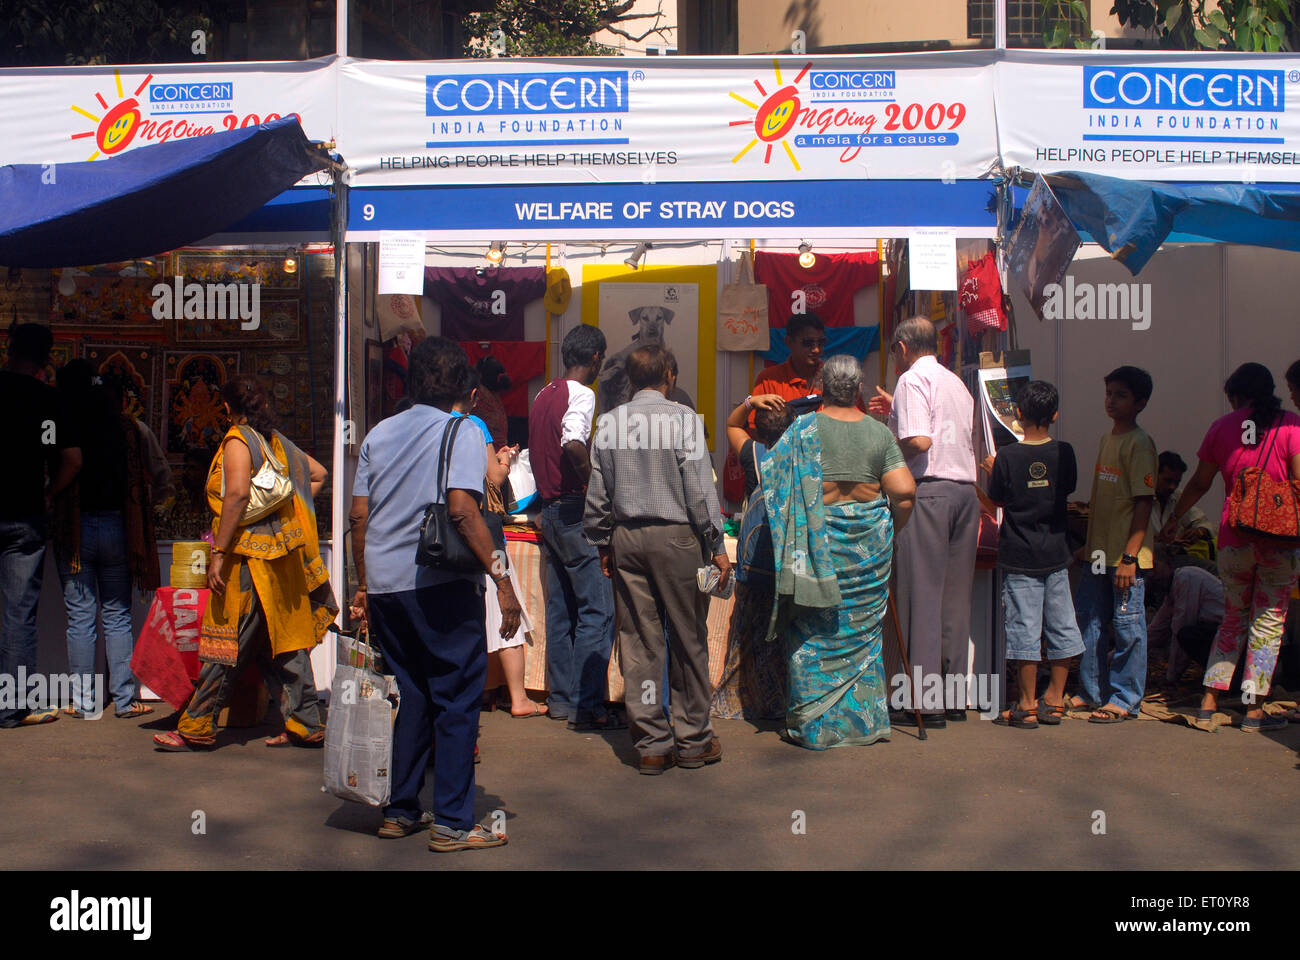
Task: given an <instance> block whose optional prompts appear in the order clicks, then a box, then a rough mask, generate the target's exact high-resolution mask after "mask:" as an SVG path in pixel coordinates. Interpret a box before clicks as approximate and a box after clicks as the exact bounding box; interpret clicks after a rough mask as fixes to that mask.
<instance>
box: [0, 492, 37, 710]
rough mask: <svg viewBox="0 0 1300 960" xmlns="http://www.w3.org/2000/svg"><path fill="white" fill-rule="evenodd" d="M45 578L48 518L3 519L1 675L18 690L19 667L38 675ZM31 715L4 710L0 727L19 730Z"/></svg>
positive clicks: (23, 692)
mask: <svg viewBox="0 0 1300 960" xmlns="http://www.w3.org/2000/svg"><path fill="white" fill-rule="evenodd" d="M44 576H45V518H44V517H31V518H28V519H26V520H0V674H2V675H4V676H6V677H12V678H13V679H12V680H10V683H12V684H14V685H15V693H17V694H18V695H19V696H20V697H22V698H23V699H25V696H26V692H27V691H26V690H18V689H17V683H18V679H17V678H18V668H19V667H22V668H23V669H24V671H25V672H26V673H29V674H33V673H35V672H36V605H37V604H38V603H39V602H40V598H41V581H42V579H44ZM25 716H27V709H26V707H25V706H22V707H18V706H17V705H15V707H14V708H8V709H0V727H16V726H18V724H19V723H21V722H22V719H23V718H24V717H25Z"/></svg>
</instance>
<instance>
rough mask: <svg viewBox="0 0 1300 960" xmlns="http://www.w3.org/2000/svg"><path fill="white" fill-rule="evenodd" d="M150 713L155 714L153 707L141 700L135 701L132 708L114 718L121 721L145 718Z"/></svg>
mask: <svg viewBox="0 0 1300 960" xmlns="http://www.w3.org/2000/svg"><path fill="white" fill-rule="evenodd" d="M150 713H153V707H151V706H148V705H147V704H144V703H141V702H140V701H139V700H135V701H133V702H132V703H131V706H130V707H128V708H127V709H126V710H123V711H122V712H121V713H118V714H114V716H116V717H117V718H118V719H119V720H127V719H129V718H131V717H143V716H145V715H146V714H150Z"/></svg>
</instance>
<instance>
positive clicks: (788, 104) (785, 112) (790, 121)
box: [728, 60, 812, 170]
mask: <svg viewBox="0 0 1300 960" xmlns="http://www.w3.org/2000/svg"><path fill="white" fill-rule="evenodd" d="M811 67H812V64H811V63H805V64H804V65H803V69H802V70H800V71H799V75H798V76H796V77H795V78H794V82H793V83H791V84H790V85H788V86H785V85H784V81H783V80H782V79H781V64H780V63H779V62H778V61H776V60H773V61H772V72H773V73H774V74H775V75H776V92H775V93H768V92H767V91H766V90H764V89H763V85H762V84H761V83H759V82H758V81H757V80H755V81H754V86H755V87H756V88H757V89H758V93H759V96H760V97H761V98H762V103H754V102H753V101H751V100H747V99H746V98H745V97H742V96H741V95H740V94H738V93H736V92H735V91H734V90H733V91H732V92H731V99H733V100H736V101H739V102H740V103H743V104H744V105H745V106H747V107H749V108H750V109H751V110H753V111H754V115H753V116H752V117H747V118H746V119H744V120H732V121H731V123H730V124H728V126H732V127H741V126H746V125H750V124H752V125H753V127H754V138H753V139H752V140H750V141H749V143H747V144H745V146H744V147H743V148H742V149H741V151H740V153H738V154H736V155H735V156H734V157H732V158H731V162H732V163H738V162H739V161H740V158H741V157H743V156H744V155H745V154H747V153H748V152H749V151H750V149H751V148H753V146H754V145H755V144H757V143H758V142H759V141H762V142H763V143H764V144H765V145H766V148H767V149H766V150H765V151H764V152H763V162H764V163H771V162H772V146H773V145H774V144H775V143H776V142H777V141H780V142H781V146H782V147H783V148H784V149H785V155H786V156H787V157H789V158H790V162H791V163H792V164H794V168H795V169H796V170H798V169H800V167H799V161H798V159H797V158H796V157H795V155H794V150H793V149H791V147H790V144H789V142H787V141H786V140H785V139H783V138H784V137H785V135H786V134H787V133H789V132H790V131H791V130H792V129H793V128H794V125H795V121H796V120H798V119H799V109H800V104H799V81H800V80H802V79H803V78H804V77H805V76H806V75H807V73H808V71H809V69H811Z"/></svg>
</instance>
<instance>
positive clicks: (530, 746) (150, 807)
mask: <svg viewBox="0 0 1300 960" xmlns="http://www.w3.org/2000/svg"><path fill="white" fill-rule="evenodd" d="M166 710H167V708H166V707H164V708H163V710H161V711H159V713H157V714H155V715H153V716H151V717H147V718H144V719H142V720H119V719H117V718H115V717H113V716H111V715H107V716H105V717H104V719H102V720H98V721H78V720H73V719H69V718H62V719H60V720H59V721H58V722H56V723H53V724H49V725H46V726H41V727H30V728H22V729H17V730H0V791H2V793H0V795H3V796H4V798H5V813H6V816H5V817H4V818H3V819H2V820H0V849H3V850H4V851H5V865H6V867H7V868H8V869H38V870H74V871H83V870H125V869H164V870H180V869H194V868H199V869H213V870H232V869H238V870H248V869H254V870H257V869H285V868H288V869H307V870H352V869H384V870H393V869H410V870H431V869H432V870H511V871H523V870H529V869H538V868H541V869H616V870H632V869H635V870H645V869H650V870H654V869H690V868H705V869H727V870H737V869H795V870H803V869H935V870H964V869H975V868H984V869H994V870H1014V869H1037V870H1048V871H1053V870H1067V869H1074V870H1098V871H1101V870H1115V869H1119V870H1130V869H1161V870H1171V869H1172V870H1196V871H1202V870H1207V869H1209V870H1216V869H1225V870H1226V869H1266V870H1278V869H1295V868H1297V867H1300V822H1297V818H1296V815H1295V813H1296V794H1297V789H1298V788H1300V764H1298V763H1297V759H1298V758H1297V751H1300V726H1296V725H1293V726H1291V727H1290V728H1288V729H1287V730H1285V731H1282V732H1280V733H1276V734H1257V733H1244V732H1241V731H1239V730H1236V729H1231V728H1224V729H1220V730H1218V731H1217V732H1215V733H1212V734H1211V733H1205V732H1201V731H1197V730H1192V729H1189V728H1187V727H1182V726H1175V725H1172V724H1166V723H1160V722H1157V721H1147V720H1133V721H1129V722H1125V723H1121V724H1115V725H1111V726H1098V725H1093V724H1088V723H1086V722H1084V721H1082V720H1074V719H1070V720H1066V721H1065V722H1064V723H1063V724H1061V725H1060V726H1059V727H1040V728H1039V729H1037V730H1018V729H1008V728H1004V727H998V726H994V725H993V724H992V723H990V722H988V721H985V720H981V719H979V717H978V715H977V714H975V713H973V712H972V713H971V714H970V715H969V716H970V719H969V720H968V721H967V722H965V723H962V724H954V723H950V724H949V725H948V727H947V729H945V730H938V731H934V732H932V733H931V734H930V737H929V739H928V740H927V741H925V742H920V741H918V740H917V738H916V732H915V730H913V729H907V728H895V730H894V732H893V737H892V739H891V740H890V741H888V742H881V743H877V744H874V745H872V746H869V747H847V748H841V749H835V750H830V751H824V752H814V751H810V750H804V749H801V748H799V747H796V746H793V745H791V744H788V743H785V742H783V741H781V740H780V739H779V738H778V736H777V734H776V732H775V730H774V729H773V728H770V727H769V728H766V729H763V728H757V727H755V726H754V725H752V724H749V723H746V722H743V721H717V722H716V731H717V734H718V736H719V737H720V738H721V740H722V744H723V749H724V757H723V760H722V762H721V763H720V764H717V765H714V766H709V767H705V768H702V769H697V770H686V769H680V768H679V769H672V770H669V771H668V772H667V773H666V774H664V775H663V776H660V777H645V776H640V775H638V773H637V771H636V768H635V765H634V764H635V754H634V751H633V750H632V748H631V741H630V738H629V735H628V733H627V731H617V732H610V733H607V734H587V733H575V732H573V731H569V730H567V729H566V728H565V727H564V725H563V724H561V723H557V722H554V721H550V720H546V719H541V718H539V719H532V720H524V721H520V720H514V719H512V718H511V717H510V716H509V715H508V713H504V712H490V713H484V714H483V717H482V732H481V737H480V744H481V749H482V753H483V761H482V763H481V764H480V765H479V766H478V767H477V768H476V769H477V796H478V799H477V804H476V812H477V814H478V816H479V818H480V820H484V821H490V820H491V818H492V817H493V816H494V815H496V816H498V818H504V823H505V829H506V830H507V832H508V833H509V836H510V843H509V845H508V846H506V847H502V848H498V849H492V850H482V851H475V852H469V853H459V854H435V853H431V852H429V851H428V850H427V848H426V846H425V839H424V837H423V835H421V834H417V835H415V836H412V837H408V838H405V839H401V840H381V839H379V838H377V837H376V836H375V830H376V829H377V827H378V826H379V823H380V820H381V816H380V813H379V811H378V810H377V809H374V808H370V807H366V806H363V805H359V804H355V803H350V802H346V801H342V800H339V799H337V798H335V797H333V796H331V795H329V794H326V793H324V792H322V789H321V762H322V754H321V753H320V751H313V750H306V749H299V748H293V749H279V750H272V749H267V748H266V747H264V746H263V744H262V738H263V737H264V736H268V735H270V734H273V733H275V732H277V727H276V726H269V725H268V726H263V727H260V728H253V729H232V730H228V731H225V732H224V733H223V734H222V735H221V738H220V741H219V743H220V745H219V747H218V749H216V750H213V751H210V752H203V753H191V754H164V753H158V752H155V751H154V750H153V749H152V743H151V739H150V734H151V733H152V732H156V731H159V730H165V729H170V728H171V726H172V723H171V722H169V719H170V718H168V717H167V716H166ZM430 776H431V775H430ZM430 783H431V780H430ZM425 789H426V800H427V797H428V794H429V789H430V785H429V784H426V788H425ZM496 811H501V813H500V814H496V813H495V812H496ZM200 812H201V814H202V817H201V821H202V825H203V827H204V830H203V832H196V824H198V823H199V822H200V818H199V817H198V814H199V813H200ZM1103 827H1104V832H1102V828H1103Z"/></svg>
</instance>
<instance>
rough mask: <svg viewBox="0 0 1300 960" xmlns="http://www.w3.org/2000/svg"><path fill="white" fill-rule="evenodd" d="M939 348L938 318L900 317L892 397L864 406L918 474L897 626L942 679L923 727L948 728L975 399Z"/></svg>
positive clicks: (974, 509) (965, 585) (968, 539)
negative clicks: (940, 708) (940, 703)
mask: <svg viewBox="0 0 1300 960" xmlns="http://www.w3.org/2000/svg"><path fill="white" fill-rule="evenodd" d="M937 348H938V336H937V334H936V332H935V329H934V324H932V323H931V322H930V321H929V320H927V319H926V318H925V317H912V318H910V319H908V320H904V321H903V322H902V323H900V324H899V325H898V328H897V329H896V330H895V331H894V338H893V342H892V344H891V345H890V348H889V349H890V352H891V353H892V354H893V356H894V361H895V363H896V364H897V367H898V372H899V377H898V384H897V385H896V386H895V387H894V393H893V395H892V396H891V395H890V394H888V393H886V392H885V391H884V390H881V389H880V388H879V387H877V388H876V394H877V396H876V397H875V398H873V399H872V401H871V403H870V404H869V405H868V408H869V410H870V412H871V413H872V414H874V415H876V417H877V418H878V419H884V420H885V421H886V422H887V423H888V425H889V429H890V431H891V432H892V433H893V434H894V436H895V437H897V438H898V446H899V447H900V448H901V449H902V451H903V456H904V457H905V458H906V460H907V466H908V469H909V470H911V471H912V476H914V477H915V478H916V508H915V510H914V511H913V512H912V520H911V522H910V523H908V525H907V526H906V527H904V528H903V530H902V532H901V533H899V534H898V535H897V547H898V550H897V553H896V554H895V558H894V565H895V570H896V572H897V579H896V581H895V582H896V585H897V592H896V600H897V605H898V619H899V626H900V628H901V629H902V631H903V635H904V636H905V637H906V638H907V645H908V654H909V660H910V662H911V667H912V670H913V671H916V670H918V669H919V670H920V671H921V675H922V677H923V678H928V677H930V676H932V675H939V676H941V677H942V680H943V687H944V696H945V702H944V707H945V710H944V712H941V713H933V712H931V713H930V714H929V715H928V716H927V718H926V726H927V727H942V726H944V725H945V718H946V719H948V720H965V719H966V703H965V702H964V701H963V702H948V700H949V696H950V693H952V692H955V691H960V690H965V689H966V675H967V672H968V670H969V667H970V598H971V583H972V581H973V580H974V577H975V550H976V547H977V546H978V543H979V530H980V508H979V500H978V499H977V498H976V495H975V448H974V444H973V442H972V439H971V428H972V424H973V422H974V414H975V401H974V399H973V398H972V397H971V395H970V391H969V390H967V389H966V385H965V384H964V383H962V381H961V378H960V377H958V376H957V375H956V374H954V373H952V372H951V371H950V370H948V369H946V368H945V367H944V366H943V365H942V364H941V363H939V361H938V359H937V357H936V356H935V354H936V353H937ZM949 676H953V677H954V679H953V680H952V682H949V680H948V677H949ZM956 676H960V677H961V681H960V683H959V682H958V681H957V680H956V679H955V678H956ZM923 682H924V681H923ZM922 712H923V713H925V712H926V711H924V710H922ZM893 722H895V723H902V724H906V725H911V724H914V723H915V720H913V719H912V715H911V714H902V715H897V716H896V717H895V718H894V720H893Z"/></svg>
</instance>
